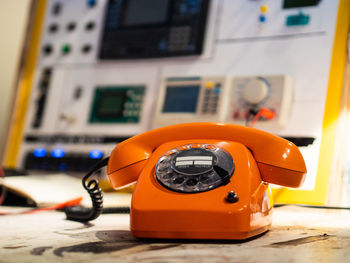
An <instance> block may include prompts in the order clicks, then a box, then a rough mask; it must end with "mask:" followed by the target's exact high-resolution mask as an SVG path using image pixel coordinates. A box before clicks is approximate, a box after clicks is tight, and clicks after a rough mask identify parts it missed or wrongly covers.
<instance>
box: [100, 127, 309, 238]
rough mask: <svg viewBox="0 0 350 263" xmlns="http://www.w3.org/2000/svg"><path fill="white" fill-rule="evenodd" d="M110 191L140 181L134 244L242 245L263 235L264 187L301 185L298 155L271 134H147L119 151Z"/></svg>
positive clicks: (212, 130) (192, 130)
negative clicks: (154, 241)
mask: <svg viewBox="0 0 350 263" xmlns="http://www.w3.org/2000/svg"><path fill="white" fill-rule="evenodd" d="M107 174H108V177H109V179H110V181H111V183H112V185H113V187H115V188H120V187H123V186H126V185H129V184H131V183H133V182H135V181H137V184H136V187H135V190H134V193H133V197H132V203H131V212H130V227H131V231H132V233H133V235H134V236H135V237H142V238H180V239H185V238H186V239H187V238H189V239H245V238H249V237H252V236H255V235H258V234H260V233H263V232H265V231H267V230H268V229H269V227H270V225H271V209H272V202H271V196H270V189H269V186H268V183H273V184H279V185H283V186H287V187H298V186H300V185H301V184H302V182H303V180H304V177H305V174H306V167H305V163H304V159H303V157H302V155H301V153H300V152H299V150H298V148H297V147H296V146H295V145H294V144H293V143H291V142H289V141H287V140H285V139H282V138H280V137H277V136H274V135H271V134H269V133H266V132H263V131H260V130H256V129H252V128H247V127H243V126H236V125H230V124H221V123H188V124H180V125H173V126H168V127H165V128H159V129H155V130H151V131H149V132H146V133H143V134H140V135H137V136H135V137H132V138H130V139H128V140H126V141H124V142H122V143H120V144H118V145H117V146H116V147H115V149H114V150H113V151H112V154H111V156H110V158H109V161H108V167H107Z"/></svg>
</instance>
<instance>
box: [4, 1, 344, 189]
mask: <svg viewBox="0 0 350 263" xmlns="http://www.w3.org/2000/svg"><path fill="white" fill-rule="evenodd" d="M146 3H147V4H146ZM338 5H339V1H333V0H259V1H253V0H247V1H231V0H150V1H142V0H74V1H66V0H48V1H47V3H46V6H45V14H44V16H43V17H44V18H43V23H42V25H41V35H40V44H39V46H38V47H37V50H38V57H37V60H36V64H35V70H34V75H33V82H32V84H31V93H30V98H29V103H28V105H29V107H28V109H26V110H27V114H26V116H25V121H24V123H23V126H24V129H23V136H22V137H21V141H20V142H18V143H14V144H13V145H12V146H11V145H10V147H9V149H10V151H11V150H12V151H13V152H14V154H12V155H11V156H15V157H14V158H13V159H11V160H9V161H8V162H9V163H12V164H15V166H17V167H19V168H26V169H28V170H35V171H37V170H43V171H46V170H51V171H73V172H76V171H80V172H82V171H83V170H87V166H89V165H87V166H84V165H82V164H83V163H84V164H86V163H89V164H91V163H92V162H96V161H97V160H99V159H100V158H102V156H108V155H109V153H110V151H111V150H112V149H113V147H114V146H115V145H116V144H117V143H119V142H121V141H123V140H124V139H126V138H129V137H131V136H133V135H136V134H139V133H142V132H145V131H147V130H150V129H152V128H155V127H160V126H164V125H168V124H175V123H183V122H197V121H220V122H228V123H234V124H239V125H246V124H247V119H248V118H247V115H248V114H249V113H251V112H253V113H254V112H255V113H256V112H257V111H259V110H260V109H261V108H263V107H264V108H267V109H269V110H271V111H273V112H274V118H272V119H264V118H260V119H259V120H258V121H257V122H256V123H255V126H254V127H256V128H259V129H263V130H266V131H268V132H271V133H274V134H277V135H280V136H283V137H287V138H293V139H294V140H295V141H302V142H306V141H307V142H308V143H304V144H300V145H303V146H302V152H303V155H304V158H305V159H306V163H307V164H308V171H309V173H308V174H309V175H310V174H313V175H314V176H310V177H308V179H307V180H310V181H309V182H306V184H305V185H306V187H307V188H312V187H313V186H314V182H315V181H314V179H312V178H315V176H316V173H317V167H318V166H317V165H318V159H317V156H318V154H319V151H320V139H321V135H322V125H323V112H324V109H325V98H326V95H327V88H328V76H329V72H330V59H331V56H332V48H333V46H334V35H335V27H336V20H337V10H338ZM151 7H152V8H151ZM320 43H322V45H320ZM248 120H249V119H248ZM19 144H20V147H19V148H18V146H17V145H19ZM17 152H18V154H17ZM11 158H12V157H11ZM88 160H90V161H91V162H90V161H88Z"/></svg>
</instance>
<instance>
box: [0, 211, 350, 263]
mask: <svg viewBox="0 0 350 263" xmlns="http://www.w3.org/2000/svg"><path fill="white" fill-rule="evenodd" d="M1 209H3V208H0V211H1ZM0 229H1V234H0V255H1V257H0V262H16V263H18V262H86V261H88V262H111V261H113V262H125V263H128V262H133V263H134V262H156V263H166V262H191V263H197V262H350V211H346V210H326V209H314V208H305V207H297V206H284V207H280V208H276V209H275V210H274V216H273V225H272V228H271V230H270V231H268V232H267V233H265V234H264V235H262V236H259V237H257V238H254V239H251V240H249V241H244V242H238V241H196V240H140V239H135V238H133V237H132V235H131V233H130V231H129V215H128V214H108V215H107V214H106V215H102V216H100V217H99V218H98V219H97V220H95V221H93V222H91V223H89V224H81V223H77V222H71V221H67V220H65V216H64V214H63V213H60V212H54V211H51V212H41V213H36V214H28V215H11V216H1V217H0Z"/></svg>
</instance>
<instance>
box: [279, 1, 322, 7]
mask: <svg viewBox="0 0 350 263" xmlns="http://www.w3.org/2000/svg"><path fill="white" fill-rule="evenodd" d="M320 1H321V0H284V2H283V8H284V9H286V8H300V7H307V6H317V5H318V4H319V2H320Z"/></svg>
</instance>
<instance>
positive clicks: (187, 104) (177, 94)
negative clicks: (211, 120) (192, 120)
mask: <svg viewBox="0 0 350 263" xmlns="http://www.w3.org/2000/svg"><path fill="white" fill-rule="evenodd" d="M199 90H200V86H194V85H192V86H168V87H167V88H166V94H165V100H164V104H163V110H162V112H163V113H195V112H196V109H197V102H198V96H199Z"/></svg>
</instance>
